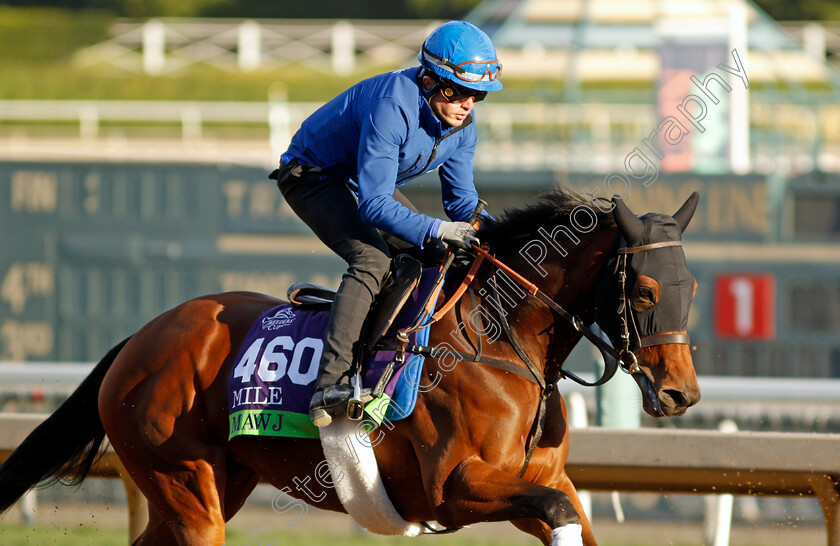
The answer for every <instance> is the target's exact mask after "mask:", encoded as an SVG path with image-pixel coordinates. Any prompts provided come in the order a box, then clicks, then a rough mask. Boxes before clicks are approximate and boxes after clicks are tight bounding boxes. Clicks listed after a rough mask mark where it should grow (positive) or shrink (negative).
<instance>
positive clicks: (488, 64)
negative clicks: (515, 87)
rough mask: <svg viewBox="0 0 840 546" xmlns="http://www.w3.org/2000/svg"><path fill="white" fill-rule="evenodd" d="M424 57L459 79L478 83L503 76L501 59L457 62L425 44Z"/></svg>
mask: <svg viewBox="0 0 840 546" xmlns="http://www.w3.org/2000/svg"><path fill="white" fill-rule="evenodd" d="M423 57H424V58H425V59H426V60H427V61H428V62H430V63H432V64H433V65H435V66H437V67H438V68H441V69H443V70H446V71H447V72H451V73H452V74H453V75H454V76H455V77H456V78H458V79H459V80H462V81H465V82H470V83H478V82H481V81H495V80H497V79H499V78H501V77H502V63H500V62H499V59H493V60H492V61H464V62H463V63H458V64H455V63H453V62H451V61H449V59H443V58H441V57H438V56H437V55H435V54H434V53H432V52H431V51H429V50H428V49H427V48H426V46H425V44H424V45H423Z"/></svg>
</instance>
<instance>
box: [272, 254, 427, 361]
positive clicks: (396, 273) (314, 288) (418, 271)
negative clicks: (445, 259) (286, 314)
mask: <svg viewBox="0 0 840 546" xmlns="http://www.w3.org/2000/svg"><path fill="white" fill-rule="evenodd" d="M422 275H423V264H422V263H420V261H419V260H417V259H416V258H413V257H411V256H409V255H407V254H398V255H397V256H396V257H395V258H394V259H393V260H392V261H391V269H390V271H389V272H388V275H387V276H386V277H385V281H384V282H383V285H382V288H381V290H380V291H379V294H378V295H377V296H376V299H375V300H374V302H373V305H372V306H371V310H370V312H369V313H368V315H367V318H365V322H364V324H363V326H362V337H361V340H362V346H363V347H367V348H370V347H373V346H375V345H376V343H377V342H378V341H379V340H380V339H381V338H382V337H383V336H384V335H385V334H386V333H387V332H388V330H389V328H390V327H391V325H392V324H393V323H394V319H396V318H397V315H399V312H400V310H401V309H402V308H403V305H405V302H406V301H408V298H409V296H411V293H412V292H413V291H414V289H416V288H417V286H418V285H419V284H420V279H421V277H422ZM286 296H287V297H288V299H289V301H290V302H291V304H292V306H293V307H295V308H297V309H304V310H311V311H322V310H326V309H329V308H330V307H331V306H332V303H333V300H334V298H335V290H333V289H331V288H327V287H325V286H320V285H318V284H314V283H305V282H296V283H294V284H292V285H291V286H289V288H288V290H287V292H286Z"/></svg>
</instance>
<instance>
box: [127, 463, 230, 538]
mask: <svg viewBox="0 0 840 546" xmlns="http://www.w3.org/2000/svg"><path fill="white" fill-rule="evenodd" d="M147 464H148V462H147ZM150 466H152V467H153V468H156V469H155V470H153V471H146V472H144V473H142V474H141V473H138V472H132V476H133V477H134V479H135V480H136V481H137V486H138V487H139V488H140V490H141V491H142V492H143V494H144V495H145V496H146V498H147V499H148V500H149V524H148V525H147V527H146V530H145V531H144V532H143V534H142V535H141V536H140V538H139V539H138V540H137V542H136V543H135V544H136V545H138V546H146V545H152V544H154V545H155V546H157V545H166V546H168V545H170V544H171V545H173V546H211V545H213V546H215V545H218V546H222V545H223V544H224V543H225V520H224V517H223V515H222V508H221V503H220V498H219V493H218V489H217V486H216V476H215V474H214V471H213V467H212V466H211V465H210V463H208V462H207V461H203V460H198V461H184V462H183V463H182V464H180V465H178V466H179V467H180V468H174V467H173V468H169V469H167V470H166V471H165V472H162V471H160V470H158V469H157V468H159V467H158V465H154V464H152V465H150ZM126 467H127V468H129V471H130V472H131V471H132V469H131V468H130V465H129V464H126ZM141 472H142V471H141Z"/></svg>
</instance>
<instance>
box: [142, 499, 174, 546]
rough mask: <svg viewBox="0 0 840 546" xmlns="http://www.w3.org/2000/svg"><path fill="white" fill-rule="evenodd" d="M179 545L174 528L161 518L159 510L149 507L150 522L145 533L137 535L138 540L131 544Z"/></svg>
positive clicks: (149, 545)
mask: <svg viewBox="0 0 840 546" xmlns="http://www.w3.org/2000/svg"><path fill="white" fill-rule="evenodd" d="M152 545H154V546H178V540H177V539H176V538H175V535H173V534H172V530H171V529H170V528H169V526H168V525H166V523H165V522H164V521H163V520H162V519H160V516H159V515H158V514H157V512H156V511H155V510H154V508H152V507H151V506H150V507H149V522H148V523H147V524H146V528H145V529H144V530H143V533H142V534H141V535H140V536H139V537H137V540H135V541H134V542H132V543H131V546H152Z"/></svg>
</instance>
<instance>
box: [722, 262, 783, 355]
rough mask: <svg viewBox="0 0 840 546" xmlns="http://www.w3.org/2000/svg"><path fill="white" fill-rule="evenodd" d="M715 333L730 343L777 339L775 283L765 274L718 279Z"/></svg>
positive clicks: (748, 274) (771, 277) (723, 276)
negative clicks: (734, 341)
mask: <svg viewBox="0 0 840 546" xmlns="http://www.w3.org/2000/svg"><path fill="white" fill-rule="evenodd" d="M714 326H715V333H716V334H717V335H718V337H721V338H728V339H755V340H769V339H773V338H774V337H776V279H775V277H773V275H769V274H764V273H743V274H731V275H718V277H717V278H716V279H715V325H714Z"/></svg>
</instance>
